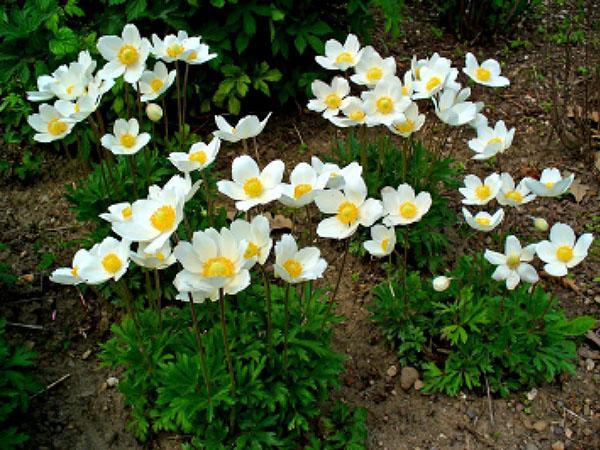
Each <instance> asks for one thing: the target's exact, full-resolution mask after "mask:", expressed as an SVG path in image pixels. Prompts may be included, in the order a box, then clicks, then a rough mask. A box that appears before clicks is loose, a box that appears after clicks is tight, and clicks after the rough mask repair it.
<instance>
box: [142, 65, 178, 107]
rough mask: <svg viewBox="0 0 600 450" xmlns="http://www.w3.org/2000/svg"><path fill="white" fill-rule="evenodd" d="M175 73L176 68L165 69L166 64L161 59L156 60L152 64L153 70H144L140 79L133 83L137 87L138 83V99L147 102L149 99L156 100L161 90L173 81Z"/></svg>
mask: <svg viewBox="0 0 600 450" xmlns="http://www.w3.org/2000/svg"><path fill="white" fill-rule="evenodd" d="M176 75H177V71H176V70H171V71H170V72H169V71H168V70H167V66H165V63H164V62H162V61H157V62H156V63H155V64H154V70H145V71H144V73H142V77H141V78H140V81H138V83H137V85H134V86H135V87H136V89H137V86H138V85H139V88H140V93H141V94H142V96H141V97H140V100H141V101H143V102H148V101H150V100H156V99H157V98H158V97H159V96H160V95H161V94H162V93H163V92H165V91H166V90H167V89H169V87H171V85H172V84H173V81H175V76H176Z"/></svg>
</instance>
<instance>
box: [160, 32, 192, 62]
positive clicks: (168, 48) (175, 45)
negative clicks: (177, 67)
mask: <svg viewBox="0 0 600 450" xmlns="http://www.w3.org/2000/svg"><path fill="white" fill-rule="evenodd" d="M187 39H188V34H187V32H186V31H179V32H177V35H175V34H168V35H166V36H165V38H164V39H161V38H159V37H158V36H157V35H156V34H153V35H152V54H153V55H154V56H155V57H156V58H157V59H162V60H163V61H165V62H173V61H178V60H181V59H185V51H186V47H185V44H186V40H187Z"/></svg>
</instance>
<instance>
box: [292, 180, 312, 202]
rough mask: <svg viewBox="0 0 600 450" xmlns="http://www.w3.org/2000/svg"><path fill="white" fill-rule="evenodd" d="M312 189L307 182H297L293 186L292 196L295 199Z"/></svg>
mask: <svg viewBox="0 0 600 450" xmlns="http://www.w3.org/2000/svg"><path fill="white" fill-rule="evenodd" d="M310 191H312V186H311V185H310V184H308V183H302V184H297V185H296V187H295V188H294V198H295V199H296V200H297V199H299V198H300V197H302V196H303V195H304V194H308V193H309V192H310Z"/></svg>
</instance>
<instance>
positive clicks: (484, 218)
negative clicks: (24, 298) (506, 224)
mask: <svg viewBox="0 0 600 450" xmlns="http://www.w3.org/2000/svg"><path fill="white" fill-rule="evenodd" d="M462 213H463V216H465V221H466V222H467V224H468V225H469V226H470V227H471V228H473V229H475V230H478V231H484V232H486V233H487V232H489V231H492V230H493V229H494V228H496V227H497V226H498V225H500V222H502V220H503V219H504V210H503V209H502V208H500V209H499V210H498V211H496V212H495V213H494V214H493V215H491V214H490V213H488V212H485V211H479V212H478V213H477V214H475V216H473V215H472V214H471V213H470V212H469V210H468V209H467V208H463V209H462Z"/></svg>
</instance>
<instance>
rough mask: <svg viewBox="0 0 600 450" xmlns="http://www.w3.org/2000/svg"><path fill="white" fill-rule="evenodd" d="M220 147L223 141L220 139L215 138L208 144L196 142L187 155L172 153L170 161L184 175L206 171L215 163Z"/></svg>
mask: <svg viewBox="0 0 600 450" xmlns="http://www.w3.org/2000/svg"><path fill="white" fill-rule="evenodd" d="M220 147H221V140H220V139H219V138H218V137H215V138H213V140H212V141H210V142H209V143H208V144H205V143H204V142H196V143H195V144H193V145H192V146H191V147H190V150H189V151H188V152H187V153H183V152H173V153H170V154H169V161H171V163H172V164H173V165H174V166H175V167H177V169H179V170H180V171H182V172H184V173H189V172H192V171H194V170H204V169H205V168H206V167H208V166H210V165H211V164H212V163H213V162H214V160H215V158H216V157H217V153H219V148H220Z"/></svg>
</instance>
